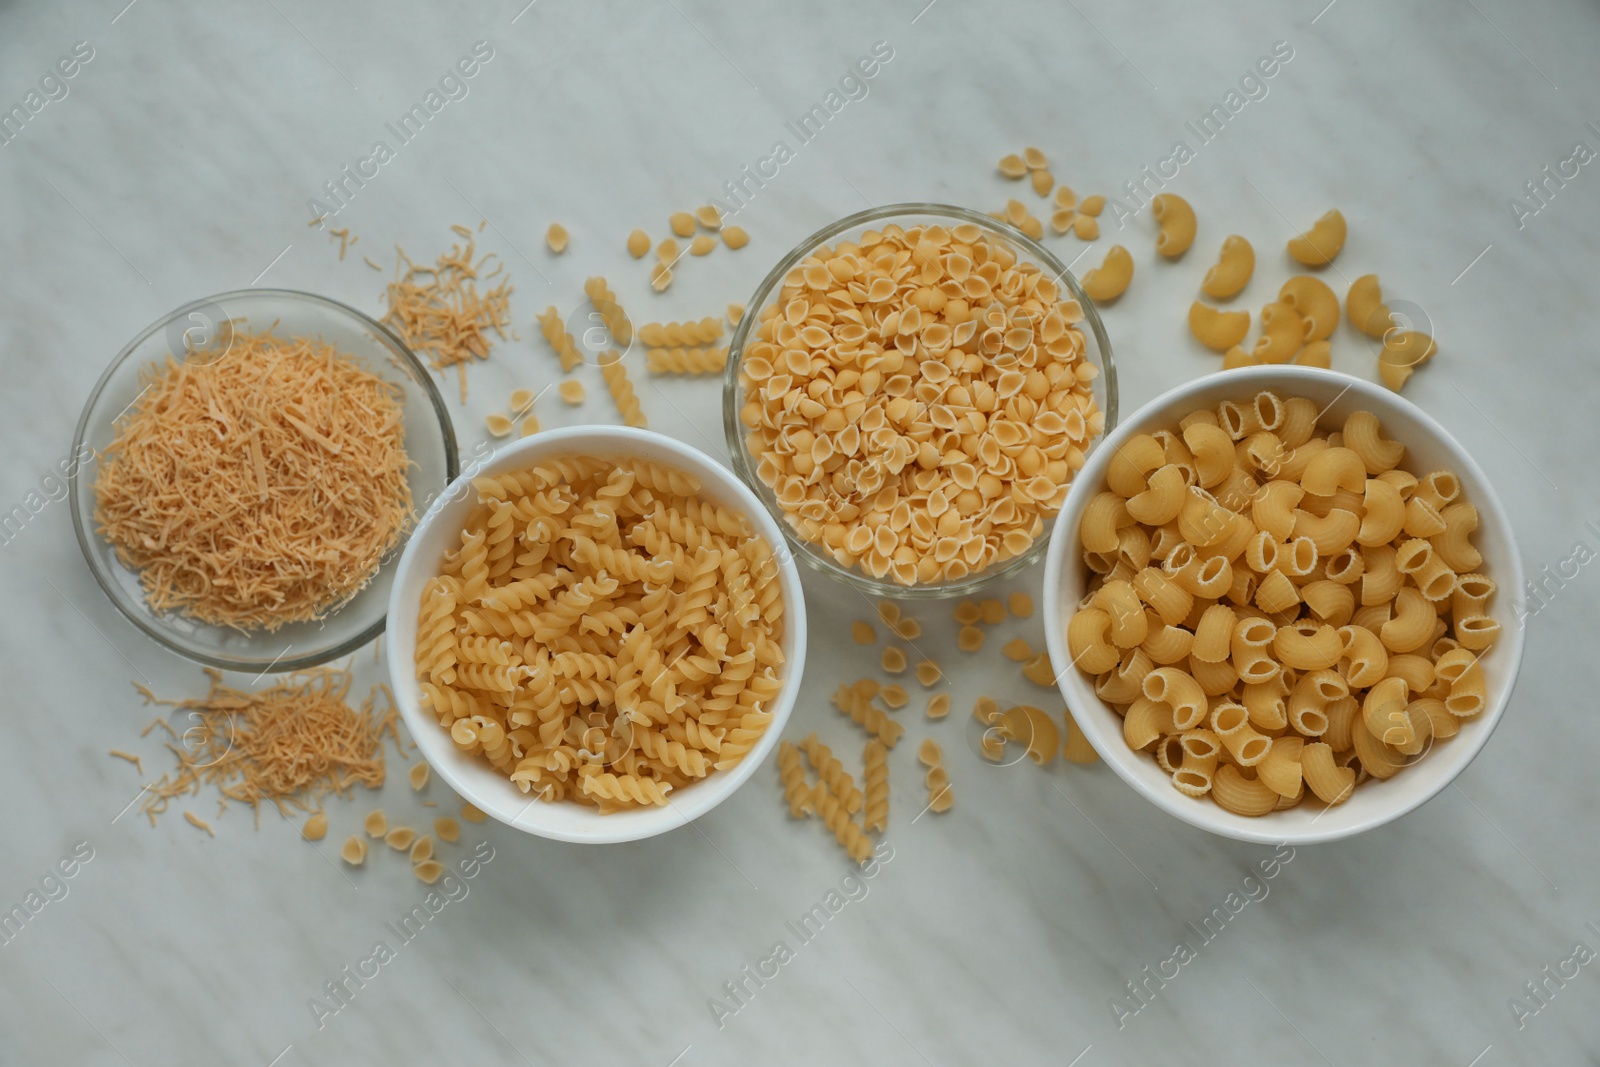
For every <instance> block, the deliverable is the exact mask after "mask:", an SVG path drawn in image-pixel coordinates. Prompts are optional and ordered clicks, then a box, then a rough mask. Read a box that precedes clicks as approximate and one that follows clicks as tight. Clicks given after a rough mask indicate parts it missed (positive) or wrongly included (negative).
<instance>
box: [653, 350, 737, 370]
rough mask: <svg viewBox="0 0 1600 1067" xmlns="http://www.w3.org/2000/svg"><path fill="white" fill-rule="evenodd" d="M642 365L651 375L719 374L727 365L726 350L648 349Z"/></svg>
mask: <svg viewBox="0 0 1600 1067" xmlns="http://www.w3.org/2000/svg"><path fill="white" fill-rule="evenodd" d="M644 365H645V366H646V367H647V368H648V369H649V370H650V371H651V373H653V374H721V373H722V371H723V368H725V367H726V366H727V365H728V350H727V349H726V348H650V349H646V350H645V354H644Z"/></svg>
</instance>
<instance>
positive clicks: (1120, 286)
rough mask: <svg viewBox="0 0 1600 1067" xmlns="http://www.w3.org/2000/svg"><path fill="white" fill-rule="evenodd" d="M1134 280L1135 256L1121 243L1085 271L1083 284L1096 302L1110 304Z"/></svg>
mask: <svg viewBox="0 0 1600 1067" xmlns="http://www.w3.org/2000/svg"><path fill="white" fill-rule="evenodd" d="M1040 173H1043V172H1042V171H1041V172H1040ZM1132 280H1133V257H1132V256H1131V255H1129V254H1128V250H1127V249H1126V248H1123V247H1122V246H1121V245H1112V246H1111V248H1110V249H1109V250H1108V251H1107V252H1106V258H1105V260H1104V261H1103V262H1102V263H1101V264H1100V266H1098V267H1095V268H1094V269H1093V270H1090V271H1086V272H1084V275H1083V281H1082V285H1083V291H1084V292H1086V293H1088V294H1089V296H1090V298H1091V299H1093V300H1094V301H1095V302H1096V303H1100V304H1109V303H1111V302H1112V301H1114V300H1116V299H1117V298H1118V297H1119V296H1121V295H1122V294H1123V293H1124V292H1126V291H1127V289H1128V283H1129V282H1131V281H1132Z"/></svg>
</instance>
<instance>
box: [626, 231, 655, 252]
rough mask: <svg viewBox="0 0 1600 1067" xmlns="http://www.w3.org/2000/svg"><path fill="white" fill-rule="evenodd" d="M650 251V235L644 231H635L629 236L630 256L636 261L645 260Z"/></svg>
mask: <svg viewBox="0 0 1600 1067" xmlns="http://www.w3.org/2000/svg"><path fill="white" fill-rule="evenodd" d="M649 251H650V235H649V234H647V233H645V232H644V231H643V230H634V231H633V232H632V233H630V234H628V255H630V256H632V257H633V258H634V259H643V258H644V257H645V253H647V252H649Z"/></svg>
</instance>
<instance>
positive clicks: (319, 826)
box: [300, 763, 427, 841]
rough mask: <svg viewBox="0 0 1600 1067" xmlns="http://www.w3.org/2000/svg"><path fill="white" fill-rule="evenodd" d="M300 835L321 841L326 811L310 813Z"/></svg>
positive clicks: (326, 828) (324, 829)
mask: <svg viewBox="0 0 1600 1067" xmlns="http://www.w3.org/2000/svg"><path fill="white" fill-rule="evenodd" d="M422 766H424V767H426V766H427V764H426V763H424V764H422ZM300 836H302V837H304V838H305V839H306V840H307V841H321V840H322V839H323V838H324V837H327V836H328V816H327V813H325V812H321V811H318V812H314V813H312V816H311V818H309V819H307V820H306V824H305V826H303V827H301V828H300Z"/></svg>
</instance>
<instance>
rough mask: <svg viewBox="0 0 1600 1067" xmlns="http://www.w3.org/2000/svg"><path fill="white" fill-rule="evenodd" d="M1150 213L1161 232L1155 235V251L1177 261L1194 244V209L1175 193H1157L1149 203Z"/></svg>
mask: <svg viewBox="0 0 1600 1067" xmlns="http://www.w3.org/2000/svg"><path fill="white" fill-rule="evenodd" d="M1150 213H1151V214H1152V215H1154V216H1155V220H1156V223H1157V225H1159V226H1160V227H1161V232H1160V233H1159V234H1157V235H1156V251H1157V252H1160V253H1161V254H1162V255H1163V256H1166V257H1167V258H1168V259H1177V258H1178V257H1179V256H1181V255H1183V254H1184V253H1185V252H1187V251H1189V246H1190V245H1192V244H1194V231H1195V218H1194V208H1192V207H1190V206H1189V201H1187V200H1185V199H1184V198H1183V197H1181V196H1179V195H1178V194H1176V193H1158V194H1156V196H1155V197H1154V198H1153V199H1151V201H1150Z"/></svg>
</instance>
